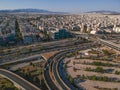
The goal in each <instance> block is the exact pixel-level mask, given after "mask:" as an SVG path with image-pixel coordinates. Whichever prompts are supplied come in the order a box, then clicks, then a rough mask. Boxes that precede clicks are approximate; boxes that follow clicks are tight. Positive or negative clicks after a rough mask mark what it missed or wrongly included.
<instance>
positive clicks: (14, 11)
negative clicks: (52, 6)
mask: <svg viewBox="0 0 120 90" xmlns="http://www.w3.org/2000/svg"><path fill="white" fill-rule="evenodd" d="M0 13H46V14H67V12H53V11H48V10H43V9H15V10H0Z"/></svg>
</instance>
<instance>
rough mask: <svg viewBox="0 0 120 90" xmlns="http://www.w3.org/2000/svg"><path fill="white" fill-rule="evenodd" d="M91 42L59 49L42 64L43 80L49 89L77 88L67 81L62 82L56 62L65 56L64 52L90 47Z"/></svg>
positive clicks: (65, 89)
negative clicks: (63, 49) (62, 49)
mask: <svg viewBox="0 0 120 90" xmlns="http://www.w3.org/2000/svg"><path fill="white" fill-rule="evenodd" d="M92 46H93V44H92V43H91V44H81V45H79V46H78V47H72V48H69V49H68V50H65V51H61V52H59V53H57V54H55V55H54V56H52V57H50V58H49V60H48V61H47V62H46V64H45V66H44V80H45V82H46V85H47V86H48V87H49V89H50V90H77V88H75V87H73V86H72V85H71V84H70V83H69V82H67V83H66V82H64V80H62V78H61V77H60V75H59V72H58V63H59V61H60V60H62V58H64V57H65V54H66V53H69V52H74V51H75V50H83V49H87V48H90V47H92Z"/></svg>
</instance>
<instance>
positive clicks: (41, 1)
mask: <svg viewBox="0 0 120 90" xmlns="http://www.w3.org/2000/svg"><path fill="white" fill-rule="evenodd" d="M24 8H35V9H45V10H51V11H65V12H81V11H94V10H114V11H120V0H0V9H24Z"/></svg>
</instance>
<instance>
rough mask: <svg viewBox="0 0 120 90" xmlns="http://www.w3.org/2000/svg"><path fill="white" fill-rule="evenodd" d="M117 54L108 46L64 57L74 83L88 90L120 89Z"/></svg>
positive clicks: (119, 69) (119, 67) (119, 68)
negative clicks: (107, 47)
mask: <svg viewBox="0 0 120 90" xmlns="http://www.w3.org/2000/svg"><path fill="white" fill-rule="evenodd" d="M86 53H87V54H86ZM115 55H116V52H115V51H114V50H111V49H106V48H102V49H101V50H100V49H99V50H97V49H92V50H89V51H86V52H84V53H83V51H80V53H78V54H77V55H76V56H74V57H69V58H65V59H64V63H65V66H66V67H65V69H66V71H67V74H68V75H70V76H71V77H72V78H73V79H74V83H75V84H76V85H77V86H82V87H84V88H86V90H120V85H119V82H120V62H119V60H117V59H116V58H115V57H114V56H115ZM101 57H102V58H101ZM106 57H107V58H106ZM108 57H110V58H108ZM92 58H93V59H92Z"/></svg>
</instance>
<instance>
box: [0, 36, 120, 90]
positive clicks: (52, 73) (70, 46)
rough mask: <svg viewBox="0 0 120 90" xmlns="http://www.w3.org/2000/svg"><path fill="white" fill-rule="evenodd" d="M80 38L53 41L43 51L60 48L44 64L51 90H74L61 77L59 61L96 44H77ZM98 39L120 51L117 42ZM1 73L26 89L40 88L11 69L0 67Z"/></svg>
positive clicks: (45, 74)
mask: <svg viewBox="0 0 120 90" xmlns="http://www.w3.org/2000/svg"><path fill="white" fill-rule="evenodd" d="M79 40H80V39H79V38H77V39H73V41H67V42H63V43H61V42H60V43H59V44H56V45H55V43H52V44H50V45H47V47H49V46H51V48H47V49H45V50H43V51H42V52H41V53H43V52H49V51H55V50H57V51H58V50H60V52H59V53H57V54H55V55H54V56H52V57H50V58H49V59H48V60H47V62H46V63H45V66H44V79H45V83H46V84H47V87H48V88H49V89H50V90H70V89H72V90H74V87H73V86H71V85H69V83H66V82H65V81H64V80H63V79H62V78H61V77H60V75H59V70H58V66H59V65H58V64H59V61H60V60H62V58H64V57H63V56H64V55H65V54H66V53H69V52H73V51H75V50H82V49H87V48H91V47H92V46H93V45H94V43H93V42H92V43H89V44H88V43H86V44H80V43H78V45H75V42H79ZM97 40H98V42H100V43H101V44H103V45H106V46H108V47H110V48H113V49H116V50H118V51H120V47H119V46H117V45H115V44H112V43H110V42H107V41H105V40H102V39H97ZM66 43H67V44H66ZM36 56H37V57H38V55H36ZM33 57H34V56H33ZM33 57H31V58H33ZM61 57H62V58H61ZM26 60H28V59H23V62H24V61H26ZM19 61H21V59H20V60H15V61H11V62H9V63H14V62H19ZM1 64H2V63H1ZM3 64H6V62H4V63H3ZM7 64H8V63H7ZM0 74H2V75H4V76H6V77H8V78H10V79H12V80H13V81H15V82H16V83H18V84H19V85H20V86H22V87H23V88H25V90H39V89H38V88H37V87H36V86H34V85H33V84H31V83H29V82H26V81H25V80H24V79H23V78H21V77H19V76H18V75H16V74H13V73H12V72H10V71H7V70H4V69H0Z"/></svg>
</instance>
